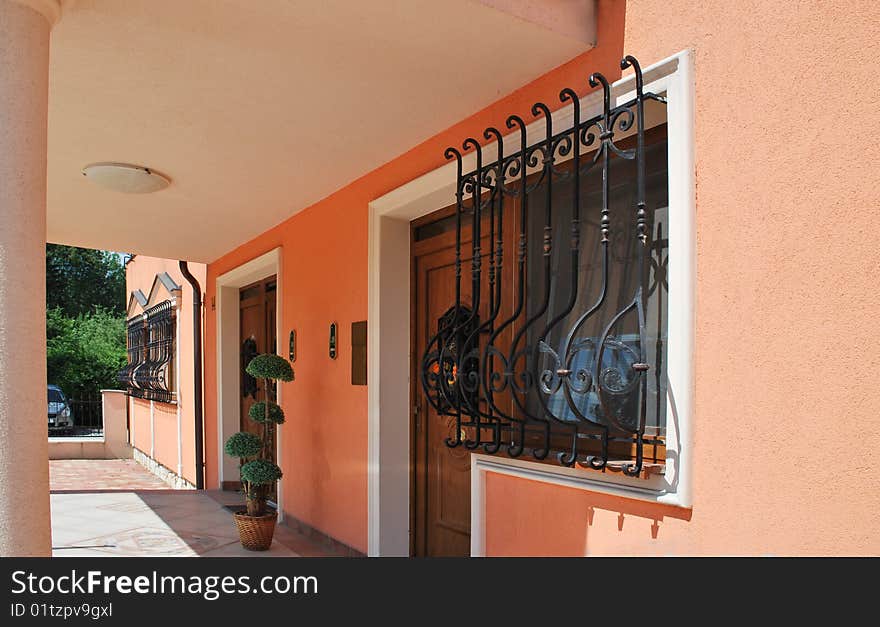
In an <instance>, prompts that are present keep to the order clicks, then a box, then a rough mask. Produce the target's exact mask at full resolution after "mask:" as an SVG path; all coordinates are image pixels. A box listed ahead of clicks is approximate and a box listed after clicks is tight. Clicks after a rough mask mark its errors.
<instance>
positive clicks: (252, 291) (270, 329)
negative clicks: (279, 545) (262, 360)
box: [239, 276, 277, 498]
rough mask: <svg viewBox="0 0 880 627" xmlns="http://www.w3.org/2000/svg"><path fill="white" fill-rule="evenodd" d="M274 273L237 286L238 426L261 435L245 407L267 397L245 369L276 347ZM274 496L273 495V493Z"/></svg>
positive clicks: (272, 453) (271, 389) (272, 390)
mask: <svg viewBox="0 0 880 627" xmlns="http://www.w3.org/2000/svg"><path fill="white" fill-rule="evenodd" d="M276 285H277V283H276V280H275V277H274V276H273V277H269V278H268V279H264V280H262V281H259V282H257V283H253V284H252V285H248V286H246V287H243V288H241V289H240V290H239V334H240V337H239V340H240V344H239V346H240V347H241V430H242V431H249V432H251V433H255V434H257V435H260V436H262V433H263V432H262V425H261V424H259V423H256V422H254V421H253V420H251V419H250V418H248V410H249V409H250V408H251V405H253V404H254V403H256V402H257V401H263V400H266V390H265V387H264V382H263V381H262V380H258V379H254V378H253V377H251V376H250V375H249V374H247V373H246V372H245V368H246V367H247V365H248V363H250V360H251V359H253V358H254V357H255V356H256V355H259V354H261V353H274V352H275V350H276V327H275V294H276ZM269 399H270V400H273V401H274V400H275V399H276V396H275V383H274V382H270V386H269ZM270 448H271V450H270V451H268V455H267V456H268V457H269V458H270V459H272V460H274V459H275V450H276V446H275V430H274V428H273V429H272V432H271V447H270ZM273 498H274V495H273Z"/></svg>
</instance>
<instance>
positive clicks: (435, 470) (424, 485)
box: [411, 203, 517, 557]
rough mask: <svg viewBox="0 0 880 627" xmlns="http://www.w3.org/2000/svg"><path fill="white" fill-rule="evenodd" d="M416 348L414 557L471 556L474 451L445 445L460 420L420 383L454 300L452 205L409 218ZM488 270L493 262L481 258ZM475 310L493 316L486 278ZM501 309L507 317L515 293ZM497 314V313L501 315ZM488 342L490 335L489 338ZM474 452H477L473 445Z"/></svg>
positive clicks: (466, 284)
mask: <svg viewBox="0 0 880 627" xmlns="http://www.w3.org/2000/svg"><path fill="white" fill-rule="evenodd" d="M515 215H516V213H515V209H514V207H513V205H512V203H510V206H508V207H507V208H506V210H505V218H504V220H505V223H506V224H505V229H504V257H505V258H506V259H507V260H512V259H513V256H512V254H511V252H512V250H513V246H512V244H513V237H511V236H512V235H513V234H514V233H515V229H516V228H517V227H516V226H515V224H514V222H513V218H514V216H515ZM481 229H482V233H483V234H484V237H481V240H480V247H481V249H482V250H483V251H484V255H488V251H489V250H490V241H489V237H488V235H487V234H488V230H489V229H488V220H485V221H484V226H482V227H481ZM411 231H412V235H411V238H412V239H411V250H412V293H413V309H412V327H411V328H412V329H413V337H412V348H413V352H412V354H413V359H412V364H413V373H412V378H411V380H412V382H413V387H412V391H411V394H412V395H411V398H412V399H413V400H414V402H413V420H412V425H411V433H413V442H412V456H411V457H412V465H413V467H412V490H411V492H412V494H411V496H412V499H411V501H412V504H413V507H412V512H411V524H412V529H413V534H412V547H411V550H412V553H413V554H414V555H417V556H432V557H434V556H436V557H439V556H466V555H470V533H471V529H470V526H471V520H470V516H471V512H470V456H471V451H470V450H468V449H466V448H465V447H464V446H459V447H457V448H449V447H447V446H446V445H445V444H444V441H445V439H446V438H447V437H452V436H454V430H455V428H456V426H455V425H456V421H455V418H454V417H451V416H441V415H439V414H438V413H437V412H435V411H434V410H433V408H431V406H430V405H429V404H428V402H427V400H426V399H425V395H424V392H423V390H422V388H421V385H420V383H419V376H418V368H419V365H420V363H421V356H422V355H423V354H424V351H425V347H426V345H427V343H428V341H430V339H431V337H432V336H433V335H434V334H435V333H436V332H437V329H438V323H439V320H440V318H441V317H442V316H443V315H444V314H445V313H446V312H447V311H449V310H450V308H451V307H453V306H454V304H455V208H454V207H449V208H447V209H443V210H441V211H438V212H436V213H434V214H431V215H430V216H426V217H425V218H421V219H419V220H417V221H415V222H413V223H412V230H411ZM470 232H471V231H470V228H467V229H463V230H462V242H463V243H462V247H461V248H462V280H461V295H462V296H461V300H462V303H463V304H465V305H467V306H471V305H472V303H473V299H472V298H471V282H470V276H471V255H470V250H471V247H472V244H471V242H472V238H471V235H470ZM483 264H484V267H487V266H488V261H486V260H485V259H484V261H483ZM513 266H514V263H511V262H508V263H505V264H504V265H503V266H502V267H503V271H502V276H501V281H502V290H508V291H509V288H510V285H511V284H512V277H513V274H512V268H513ZM483 286H484V287H483V289H484V290H485V292H484V293H481V295H480V306H479V307H478V314H479V317H480V320H485V319H486V316H488V314H489V305H488V298H489V294H488V287H487V282H486V281H483ZM506 301H507V304H506V305H505V307H504V308H503V310H502V311H501V314H502V315H504V316H505V317H506V316H508V315H509V312H510V308H509V303H510V298H509V296H508V297H507V299H506ZM499 319H500V318H499ZM484 339H485V338H484ZM471 430H472V429H465V434H464V435H463V438H462V439H467V438H473V436H474V434H473V433H467V432H468V431H471ZM474 452H480V450H479V449H478V450H476V451H474Z"/></svg>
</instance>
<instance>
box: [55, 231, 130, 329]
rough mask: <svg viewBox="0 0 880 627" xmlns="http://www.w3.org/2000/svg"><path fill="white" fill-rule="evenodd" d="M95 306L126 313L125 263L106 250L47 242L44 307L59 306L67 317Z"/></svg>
mask: <svg viewBox="0 0 880 627" xmlns="http://www.w3.org/2000/svg"><path fill="white" fill-rule="evenodd" d="M95 307H101V308H103V309H104V310H106V311H108V312H110V313H113V314H116V315H119V316H124V315H125V267H124V266H123V265H122V263H121V262H120V260H119V255H117V254H116V253H112V252H109V251H106V250H91V249H88V248H77V247H76V246H62V245H59V244H48V245H47V246H46V309H47V310H49V309H55V308H60V309H61V311H62V312H64V314H65V315H66V316H68V317H70V318H75V317H76V316H79V315H81V314H88V313H90V312H92V311H93V310H94V309H95Z"/></svg>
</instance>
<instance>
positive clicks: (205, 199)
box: [48, 0, 594, 262]
mask: <svg viewBox="0 0 880 627" xmlns="http://www.w3.org/2000/svg"><path fill="white" fill-rule="evenodd" d="M543 1H545V2H547V3H548V4H560V3H561V4H565V3H568V4H572V0H543ZM573 1H574V4H579V3H587V4H589V5H590V6H592V2H590V1H589V0H573ZM505 2H507V3H508V5H509V6H506V5H505ZM539 2H540V0H534V1H532V2H528V3H525V5H523V2H522V1H521V0H519V1H518V0H492V1H491V2H484V1H482V0H481V1H471V0H442V1H439V0H396V1H395V0H287V1H285V0H124V1H120V0H72V1H70V2H68V3H67V5H66V7H65V13H64V17H63V18H62V20H61V22H59V24H58V25H57V26H56V27H55V29H54V31H53V33H52V49H51V59H52V60H51V73H50V105H49V182H48V185H49V189H48V239H49V241H52V242H59V243H66V244H74V245H78V246H87V247H92V248H106V249H112V250H117V251H124V252H133V253H141V254H149V255H154V256H160V257H170V258H186V259H190V260H194V261H203V262H208V261H213V260H214V259H216V258H217V257H219V256H220V255H222V254H223V253H225V252H227V251H228V250H230V249H232V248H233V247H235V246H237V245H238V244H241V243H243V242H245V241H247V240H248V239H250V238H252V237H254V236H256V235H258V234H259V233H261V232H263V231H264V230H266V229H268V228H270V227H272V226H274V225H275V224H278V223H279V222H281V221H283V220H284V219H285V218H287V217H289V216H290V215H292V214H294V213H296V212H297V211H300V210H301V209H303V208H305V207H307V206H309V205H310V204H312V203H314V202H315V201H317V200H319V199H321V198H323V197H324V196H326V195H328V194H330V193H332V192H333V191H334V190H336V189H338V188H340V187H342V186H344V185H345V184H347V183H348V182H350V181H352V180H354V179H356V178H357V177H359V176H361V175H363V174H365V173H367V172H369V171H370V170H372V169H374V168H376V167H378V166H380V165H382V164H383V163H385V162H387V161H389V160H390V159H392V158H394V157H395V156H397V155H399V154H401V153H402V152H404V151H406V150H407V149H409V148H411V147H413V146H414V145H416V144H418V143H419V142H421V141H423V140H425V139H427V138H428V137H430V136H432V135H434V134H436V133H437V132H439V131H441V130H443V129H444V128H447V127H448V126H450V125H451V124H453V123H455V122H457V121H459V120H460V119H462V118H464V117H467V116H468V115H469V114H471V113H474V112H475V111H477V110H479V109H481V108H482V107H485V106H486V105H488V104H490V103H491V102H493V101H495V100H497V99H498V98H499V97H501V96H503V95H505V94H507V93H509V92H511V91H513V90H514V89H516V88H517V87H519V86H521V85H523V84H525V83H527V82H529V81H530V80H532V79H534V78H536V77H537V76H539V75H541V74H543V73H544V72H546V71H548V70H549V69H551V68H553V67H555V66H557V65H559V64H561V63H563V62H565V61H567V60H568V59H570V58H572V57H574V56H575V55H577V54H579V53H581V52H583V51H584V50H586V49H588V48H589V47H590V43H589V41H590V40H589V37H590V34H589V32H590V29H589V28H585V29H584V33H586V34H584V35H583V36H578V34H577V33H576V32H572V31H571V29H570V28H568V29H567V30H566V29H561V28H554V26H553V23H552V21H551V22H549V23H548V22H547V21H545V22H543V23H541V22H540V21H539V20H532V19H530V17H529V13H530V11H523V10H522V6H529V5H531V6H532V8H533V5H535V4H538V3H539ZM507 9H511V10H507ZM590 12H591V11H590ZM531 13H534V11H531ZM554 15H556V14H554ZM554 19H556V21H557V22H560V20H559V19H558V18H554ZM562 22H564V20H562ZM593 32H594V31H593ZM97 161H124V162H132V163H136V164H141V165H145V166H148V167H151V168H154V169H156V170H158V171H160V172H162V173H164V174H166V175H167V176H169V177H170V178H171V180H172V185H171V186H170V187H169V188H168V189H166V190H164V191H161V192H157V193H154V194H143V195H126V194H120V193H116V192H112V191H107V190H104V189H102V188H99V187H97V186H96V185H94V184H93V183H92V182H90V181H88V180H87V179H86V178H85V177H83V176H82V175H81V173H80V170H81V168H82V167H83V166H84V165H86V164H88V163H92V162H97Z"/></svg>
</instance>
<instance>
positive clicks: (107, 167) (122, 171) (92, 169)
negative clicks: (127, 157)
mask: <svg viewBox="0 0 880 627" xmlns="http://www.w3.org/2000/svg"><path fill="white" fill-rule="evenodd" d="M82 173H83V176H85V177H86V178H88V179H90V180H92V181H94V182H95V183H97V184H98V185H100V186H101V187H106V188H107V189H112V190H113V191H115V192H122V193H124V194H149V193H150V192H158V191H159V190H162V189H165V188H166V187H168V186H169V185H171V180H170V179H169V178H168V177H166V176H163V175H161V174H159V173H158V172H156V171H155V170H151V169H150V168H145V167H144V166H141V165H132V164H130V163H92V164H90V165H87V166H86V167H84V168H83V169H82Z"/></svg>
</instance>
